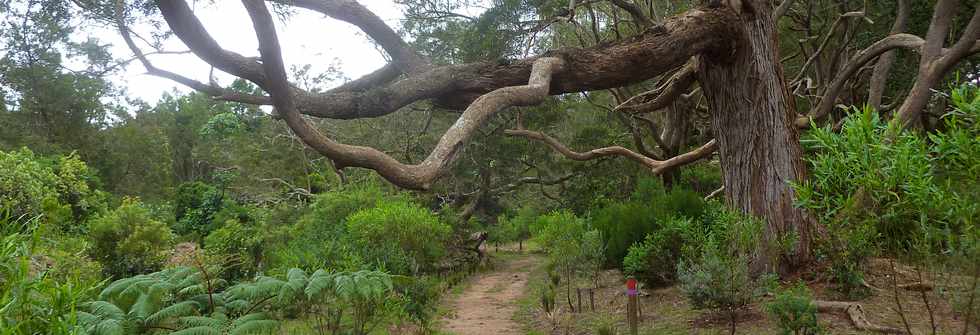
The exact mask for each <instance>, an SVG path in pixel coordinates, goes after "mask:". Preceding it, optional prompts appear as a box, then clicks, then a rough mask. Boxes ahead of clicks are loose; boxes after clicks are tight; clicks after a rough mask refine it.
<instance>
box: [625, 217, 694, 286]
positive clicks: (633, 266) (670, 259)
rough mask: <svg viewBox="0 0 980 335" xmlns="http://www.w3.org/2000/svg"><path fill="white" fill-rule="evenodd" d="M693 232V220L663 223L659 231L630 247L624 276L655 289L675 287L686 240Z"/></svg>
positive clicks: (677, 219)
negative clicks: (658, 286) (673, 285)
mask: <svg viewBox="0 0 980 335" xmlns="http://www.w3.org/2000/svg"><path fill="white" fill-rule="evenodd" d="M693 229H694V223H693V222H692V221H691V220H690V219H686V218H678V217H672V218H670V219H668V220H666V221H664V224H663V226H662V227H661V228H660V229H659V230H657V231H655V232H653V233H650V234H647V236H646V239H644V240H643V242H639V243H635V244H633V246H631V247H630V249H629V252H628V253H627V255H626V258H624V259H623V273H625V274H626V275H627V276H633V277H635V278H637V279H640V280H642V281H644V282H645V283H647V284H650V285H654V286H657V285H666V284H670V283H673V282H674V280H675V279H676V277H677V276H676V271H677V263H678V262H680V260H681V256H682V252H683V247H684V245H685V244H687V243H688V240H687V238H686V236H688V235H690V234H693Z"/></svg>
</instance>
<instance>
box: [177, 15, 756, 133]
mask: <svg viewBox="0 0 980 335" xmlns="http://www.w3.org/2000/svg"><path fill="white" fill-rule="evenodd" d="M284 1H285V0H284ZM309 1H312V0H309ZM323 1H328V0H323ZM332 1H349V0H332ZM300 2H301V3H307V2H306V1H300ZM315 3H316V2H309V3H308V4H309V7H312V8H316V7H314V6H313V5H314V4H315ZM158 7H159V8H160V11H161V13H162V14H163V15H164V18H165V19H166V21H167V23H168V24H169V25H170V26H171V29H172V30H173V32H174V33H175V34H176V35H177V37H178V38H180V39H181V40H182V41H184V43H185V44H186V45H187V46H188V47H189V48H190V49H191V50H192V51H193V52H194V54H195V55H197V56H198V57H200V58H201V59H203V60H204V61H206V62H208V63H210V64H211V65H213V66H214V67H216V68H218V69H220V70H222V71H224V72H228V73H230V74H232V75H235V76H238V77H241V78H245V79H248V80H250V81H252V82H254V83H255V84H257V85H258V86H259V87H262V88H263V89H266V86H267V83H266V78H265V76H266V75H265V73H264V69H263V65H264V64H262V63H260V62H258V60H257V59H256V58H251V57H244V56H242V55H239V54H236V53H233V52H230V51H226V50H224V49H222V48H221V47H220V46H219V45H218V43H217V42H216V41H215V40H214V39H213V38H212V37H211V36H210V35H208V32H207V31H206V30H205V29H204V27H203V26H202V25H201V22H200V21H199V20H198V19H197V18H196V17H195V16H194V13H193V12H192V11H191V10H190V8H189V7H188V5H187V3H186V0H161V1H159V2H158ZM365 15H367V14H365ZM338 16H339V14H338ZM350 20H351V21H355V20H353V19H350ZM737 20H738V18H737V17H736V16H735V14H734V13H733V12H732V11H731V10H729V9H727V8H716V9H710V10H707V9H694V10H690V11H688V12H686V13H684V14H681V15H678V16H676V17H673V18H671V19H668V20H667V21H666V22H664V24H663V25H662V29H651V30H647V31H646V32H644V33H643V34H641V35H638V36H636V37H634V38H631V39H626V40H623V41H621V42H617V43H612V44H604V45H601V46H597V47H594V48H565V49H560V50H555V51H551V52H548V53H545V54H544V55H542V56H536V57H531V58H527V59H520V60H514V61H503V62H476V63H469V64H454V65H445V66H438V67H423V68H420V69H418V72H413V73H410V74H408V75H404V76H401V75H402V71H401V70H400V68H399V66H397V65H388V66H386V67H385V68H382V69H380V70H378V71H376V72H375V73H372V74H370V75H368V76H365V77H363V78H361V79H358V80H356V81H354V82H352V83H349V84H347V85H343V86H341V87H338V88H336V89H332V90H329V91H326V92H319V93H317V92H308V91H304V90H300V89H299V88H297V87H295V85H290V86H291V88H290V89H291V90H292V93H291V95H292V96H293V97H294V100H295V106H296V108H297V110H298V112H299V113H301V114H306V115H310V116H316V117H323V118H332V119H358V118H372V117H378V116H383V115H387V114H390V113H393V112H395V111H397V110H398V109H400V108H402V107H404V106H407V105H409V104H411V103H413V102H416V101H420V100H433V101H434V102H435V103H436V104H437V105H439V106H441V107H447V108H453V109H464V108H466V107H467V106H468V105H469V104H470V103H471V102H473V101H474V100H475V99H476V98H478V97H480V96H481V95H483V94H486V93H488V92H491V91H493V90H495V89H498V88H501V87H508V86H517V85H523V84H524V83H526V81H527V78H528V76H529V75H530V73H531V69H532V67H533V64H534V63H535V61H536V60H537V59H538V58H540V57H557V58H561V59H562V60H563V63H564V67H565V68H566V71H563V72H562V74H561V75H558V76H556V77H555V78H554V82H553V83H552V84H551V85H550V91H549V93H550V94H561V93H569V92H582V91H589V90H599V89H606V88H611V87H620V86H623V85H627V84H631V83H637V82H641V81H643V80H646V79H649V78H651V77H654V76H657V75H659V74H661V73H664V72H666V71H668V70H670V69H673V68H676V67H678V66H680V65H682V64H683V63H684V62H686V61H687V60H688V59H689V58H691V57H692V56H694V55H698V54H703V53H708V52H715V51H718V50H727V49H728V48H729V47H730V45H731V43H732V39H731V38H729V37H730V35H732V34H733V32H732V31H731V29H730V26H731V24H732V23H733V22H737ZM361 26H362V29H367V30H370V27H373V26H371V25H367V24H361ZM364 27H368V28H364ZM381 29H382V30H383V27H382V28H381ZM373 34H374V36H372V37H373V38H375V39H381V38H383V37H384V36H385V35H386V34H384V33H373ZM391 39H392V40H393V37H392V38H391ZM389 42H390V41H389ZM389 42H385V43H386V44H387V45H388V47H389V48H392V50H395V51H389V53H397V52H398V51H397V50H396V49H397V45H398V42H397V41H394V42H390V43H389ZM392 45H395V46H392ZM179 82H181V83H182V84H185V85H193V86H191V87H192V88H195V89H200V88H204V87H201V86H200V85H194V83H192V82H187V81H179ZM266 91H268V90H266ZM204 92H208V94H212V93H213V92H211V91H204ZM255 102H256V103H261V104H266V105H270V104H272V101H271V99H267V100H262V101H255Z"/></svg>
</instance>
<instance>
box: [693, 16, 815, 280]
mask: <svg viewBox="0 0 980 335" xmlns="http://www.w3.org/2000/svg"><path fill="white" fill-rule="evenodd" d="M733 2H735V3H738V1H733ZM737 6H738V7H736V8H735V9H736V10H737V11H739V12H740V18H741V20H740V27H738V29H739V30H741V33H740V34H738V35H739V36H737V37H736V38H737V39H738V41H737V43H734V45H735V46H736V47H735V49H734V50H731V53H720V54H716V55H711V54H708V55H705V56H703V57H702V59H701V62H700V70H699V76H700V77H699V81H700V82H701V85H702V87H703V89H704V94H705V95H706V96H707V98H708V103H709V106H710V108H709V109H710V110H711V113H712V128H713V132H714V133H715V138H716V139H717V140H718V145H719V155H720V159H721V167H722V170H723V176H724V178H725V194H726V196H727V201H728V203H729V205H731V206H732V207H734V208H738V209H740V210H742V211H743V212H746V213H750V214H752V215H755V216H757V217H761V218H763V219H765V220H766V221H767V223H768V224H767V229H766V240H767V241H777V240H779V238H780V237H783V236H785V235H787V234H795V235H796V237H797V242H798V243H796V250H792V251H790V253H789V254H784V255H776V254H775V253H774V252H775V251H776V250H771V249H770V250H765V251H763V252H762V253H760V259H759V260H761V261H762V264H766V265H776V264H773V262H774V261H776V262H778V265H779V267H778V268H772V267H770V269H771V270H778V271H779V272H786V271H787V270H791V269H793V268H795V267H796V266H798V265H800V264H803V263H805V262H807V261H808V260H809V258H810V240H811V239H810V231H811V228H812V227H811V226H812V225H813V219H812V218H811V217H809V216H808V215H807V214H806V213H804V212H803V211H802V210H800V209H798V208H795V207H794V206H793V199H794V191H793V189H792V188H791V187H790V185H789V182H795V181H799V180H801V179H802V178H803V177H804V175H805V171H804V170H805V169H804V165H803V161H802V157H801V155H802V150H801V148H800V144H799V135H798V134H797V131H796V128H795V127H794V126H793V120H794V119H795V115H796V112H795V107H794V104H793V102H792V100H790V97H789V94H788V91H787V90H786V85H785V79H784V78H783V73H782V68H781V66H780V64H779V55H778V45H777V39H776V30H775V26H774V23H773V20H772V18H771V15H770V14H771V12H772V10H771V8H770V7H769V4H768V3H767V1H762V0H752V1H748V0H746V1H744V3H742V4H739V5H737ZM767 256H768V257H767ZM775 256H780V257H781V259H777V258H775Z"/></svg>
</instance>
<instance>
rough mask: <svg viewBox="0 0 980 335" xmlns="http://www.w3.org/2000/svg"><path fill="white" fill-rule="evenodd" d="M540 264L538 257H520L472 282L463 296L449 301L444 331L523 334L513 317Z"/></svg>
mask: <svg viewBox="0 0 980 335" xmlns="http://www.w3.org/2000/svg"><path fill="white" fill-rule="evenodd" d="M538 261H539V260H538V259H537V258H536V257H535V256H532V255H528V254H524V255H520V256H518V257H517V258H513V259H507V260H505V261H501V263H499V264H497V266H496V269H494V270H492V271H489V272H484V273H480V274H477V275H476V276H475V277H474V278H471V279H470V282H469V283H468V286H467V287H466V288H465V289H464V290H463V292H462V293H461V294H459V295H458V296H456V297H453V298H452V299H451V300H450V301H449V303H448V304H449V306H448V308H449V310H450V313H449V315H448V316H447V317H446V318H444V319H443V320H442V321H443V327H442V328H443V331H445V332H449V333H451V334H458V335H484V334H486V335H493V334H501V335H508V334H523V333H524V332H523V330H522V329H521V325H520V324H518V323H517V322H515V321H514V320H513V317H514V313H515V312H517V300H518V299H520V298H521V296H522V295H523V294H524V292H525V288H526V287H527V280H528V275H529V273H530V271H531V270H532V269H534V267H535V266H536V264H537V263H538Z"/></svg>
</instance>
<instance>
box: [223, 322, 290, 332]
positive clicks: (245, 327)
mask: <svg viewBox="0 0 980 335" xmlns="http://www.w3.org/2000/svg"><path fill="white" fill-rule="evenodd" d="M277 329H279V322H278V321H276V320H269V319H264V320H250V321H246V322H241V323H239V322H237V321H236V322H235V327H234V328H232V330H231V335H245V334H268V333H271V332H273V331H275V330H277Z"/></svg>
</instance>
